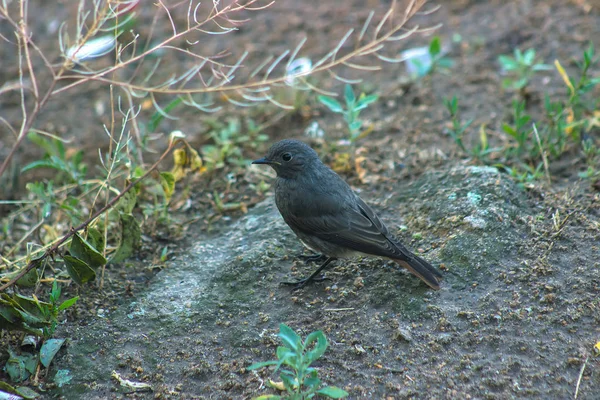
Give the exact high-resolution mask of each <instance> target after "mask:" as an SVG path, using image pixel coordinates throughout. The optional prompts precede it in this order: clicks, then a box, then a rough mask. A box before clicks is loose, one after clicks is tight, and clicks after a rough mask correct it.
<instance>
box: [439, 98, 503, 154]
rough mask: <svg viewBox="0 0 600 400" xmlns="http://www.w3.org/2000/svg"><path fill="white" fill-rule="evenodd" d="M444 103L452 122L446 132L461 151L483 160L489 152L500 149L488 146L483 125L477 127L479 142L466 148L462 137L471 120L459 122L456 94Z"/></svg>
mask: <svg viewBox="0 0 600 400" xmlns="http://www.w3.org/2000/svg"><path fill="white" fill-rule="evenodd" d="M444 105H445V106H446V109H447V110H448V112H449V113H450V120H451V122H452V127H451V128H449V129H447V132H448V134H449V135H450V137H451V138H452V140H454V143H456V145H457V146H458V147H459V148H460V149H461V150H462V151H463V152H465V153H466V154H469V155H470V156H471V157H474V158H476V159H478V160H485V159H487V157H488V156H489V155H490V154H491V153H493V152H497V151H500V150H501V149H500V148H490V146H489V143H488V135H487V131H486V128H485V125H481V127H480V128H479V143H476V144H474V145H473V146H472V147H470V148H467V146H466V145H465V143H464V141H463V138H464V134H465V132H466V130H467V128H468V127H469V126H470V125H471V123H472V122H473V120H472V119H470V120H468V121H467V122H465V123H462V122H461V120H460V117H459V113H458V99H457V98H456V96H453V97H452V99H447V98H446V99H444Z"/></svg>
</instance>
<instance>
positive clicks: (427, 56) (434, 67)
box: [407, 36, 454, 78]
mask: <svg viewBox="0 0 600 400" xmlns="http://www.w3.org/2000/svg"><path fill="white" fill-rule="evenodd" d="M420 49H423V50H425V48H420ZM415 50H418V49H415ZM409 51H410V50H409ZM407 62H409V63H410V64H412V68H409V69H411V70H414V71H413V77H416V78H422V77H424V76H426V75H431V74H433V73H434V72H436V71H443V70H447V69H450V68H452V65H454V63H453V61H452V60H451V59H449V58H448V57H444V52H443V51H442V41H441V39H440V37H439V36H434V37H433V38H432V39H431V42H429V46H428V47H427V52H426V53H425V52H423V53H422V55H421V56H420V57H413V58H410V59H409V60H407Z"/></svg>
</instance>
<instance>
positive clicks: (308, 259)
mask: <svg viewBox="0 0 600 400" xmlns="http://www.w3.org/2000/svg"><path fill="white" fill-rule="evenodd" d="M297 258H299V259H301V260H302V261H304V264H309V263H311V262H314V263H322V262H324V261H325V260H326V259H327V256H325V255H323V254H313V255H310V256H307V255H306V254H299V255H298V256H297Z"/></svg>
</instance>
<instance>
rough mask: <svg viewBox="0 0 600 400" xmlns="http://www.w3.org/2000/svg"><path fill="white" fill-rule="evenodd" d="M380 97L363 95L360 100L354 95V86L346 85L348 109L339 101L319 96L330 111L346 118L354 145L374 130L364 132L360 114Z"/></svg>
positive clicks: (368, 129) (345, 97)
mask: <svg viewBox="0 0 600 400" xmlns="http://www.w3.org/2000/svg"><path fill="white" fill-rule="evenodd" d="M378 98H379V96H377V95H376V94H371V95H368V96H367V95H365V94H364V93H361V94H360V96H358V98H357V97H356V95H355V94H354V91H353V90H352V86H350V85H346V87H345V89H344V100H345V101H346V108H344V107H343V106H342V105H341V104H340V102H339V101H337V100H336V99H334V98H333V97H329V96H319V97H318V99H319V101H320V102H321V103H322V104H324V105H325V106H326V107H327V108H329V110H331V111H333V112H334V113H338V114H342V115H343V116H344V121H346V125H347V127H348V132H349V133H350V142H352V143H354V142H355V141H356V140H358V139H361V138H363V137H365V136H367V135H368V134H369V133H371V131H372V130H373V127H372V126H370V127H368V128H367V129H365V130H364V131H363V130H362V127H363V123H364V121H362V120H361V119H359V115H360V112H361V111H362V110H364V109H365V108H367V107H368V106H369V104H371V103H374V102H375V101H377V99H378Z"/></svg>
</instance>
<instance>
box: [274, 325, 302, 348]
mask: <svg viewBox="0 0 600 400" xmlns="http://www.w3.org/2000/svg"><path fill="white" fill-rule="evenodd" d="M278 336H279V337H280V338H281V340H283V342H284V343H285V345H286V346H287V347H288V348H290V349H292V350H294V352H296V353H297V352H298V350H299V348H300V343H301V342H302V340H301V339H300V336H298V335H297V334H296V332H294V331H293V330H292V328H290V327H289V326H287V325H286V324H279V334H278Z"/></svg>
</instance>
